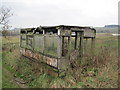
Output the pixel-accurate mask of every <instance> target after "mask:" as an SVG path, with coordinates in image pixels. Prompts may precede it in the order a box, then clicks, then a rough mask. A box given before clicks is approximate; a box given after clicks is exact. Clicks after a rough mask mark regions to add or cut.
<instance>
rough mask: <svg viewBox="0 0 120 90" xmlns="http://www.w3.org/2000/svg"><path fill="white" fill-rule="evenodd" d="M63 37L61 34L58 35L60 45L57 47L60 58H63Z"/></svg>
mask: <svg viewBox="0 0 120 90" xmlns="http://www.w3.org/2000/svg"><path fill="white" fill-rule="evenodd" d="M61 42H62V39H61V36H58V47H57V53H58V58H61V54H62V50H61V49H62V45H61V44H62V43H61Z"/></svg>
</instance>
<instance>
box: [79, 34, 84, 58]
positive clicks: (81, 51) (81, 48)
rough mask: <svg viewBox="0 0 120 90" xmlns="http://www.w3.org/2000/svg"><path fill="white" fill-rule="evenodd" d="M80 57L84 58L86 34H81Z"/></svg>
mask: <svg viewBox="0 0 120 90" xmlns="http://www.w3.org/2000/svg"><path fill="white" fill-rule="evenodd" d="M79 50H80V56H81V57H83V54H84V32H81V33H80V49H79Z"/></svg>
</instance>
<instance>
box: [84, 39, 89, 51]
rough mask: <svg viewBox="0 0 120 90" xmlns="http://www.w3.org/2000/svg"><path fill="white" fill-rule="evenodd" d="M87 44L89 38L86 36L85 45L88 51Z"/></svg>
mask: <svg viewBox="0 0 120 90" xmlns="http://www.w3.org/2000/svg"><path fill="white" fill-rule="evenodd" d="M87 44H88V38H86V40H85V45H84V46H85V47H84V49H85V52H86V51H87V49H88V48H87Z"/></svg>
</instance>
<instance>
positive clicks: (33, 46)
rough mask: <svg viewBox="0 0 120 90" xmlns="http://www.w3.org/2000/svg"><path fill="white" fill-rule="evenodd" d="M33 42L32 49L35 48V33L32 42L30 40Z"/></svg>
mask: <svg viewBox="0 0 120 90" xmlns="http://www.w3.org/2000/svg"><path fill="white" fill-rule="evenodd" d="M32 43H33V44H32V48H33V50H35V43H36V42H35V34H33V42H32Z"/></svg>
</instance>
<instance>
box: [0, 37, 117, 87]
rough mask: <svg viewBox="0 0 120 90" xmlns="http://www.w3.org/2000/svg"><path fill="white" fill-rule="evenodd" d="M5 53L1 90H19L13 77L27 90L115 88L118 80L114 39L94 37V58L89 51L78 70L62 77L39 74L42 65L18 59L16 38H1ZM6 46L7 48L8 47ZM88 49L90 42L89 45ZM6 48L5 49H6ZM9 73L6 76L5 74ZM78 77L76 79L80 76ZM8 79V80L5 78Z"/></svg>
mask: <svg viewBox="0 0 120 90" xmlns="http://www.w3.org/2000/svg"><path fill="white" fill-rule="evenodd" d="M3 41H4V43H11V42H14V43H18V44H15V45H13V44H7V45H6V46H3V47H4V48H5V51H4V52H2V54H3V77H2V79H3V82H2V85H3V87H4V88H9V87H11V88H14V87H18V85H17V84H16V82H15V81H14V78H13V76H14V75H15V76H16V77H17V78H21V79H23V80H25V81H27V82H28V83H27V84H26V86H28V87H30V88H34V87H36V88H115V87H118V86H117V80H118V66H117V63H118V58H117V57H118V40H117V37H113V36H109V35H108V36H102V37H101V36H97V38H96V49H95V54H94V55H92V53H91V51H89V49H90V48H88V51H89V52H88V53H85V57H84V58H83V59H80V60H79V61H81V63H80V67H76V68H75V70H73V71H72V72H71V73H67V75H66V76H65V77H53V76H50V75H48V74H46V73H44V74H42V73H41V72H40V68H41V64H37V63H35V62H32V61H30V60H29V59H27V58H24V57H22V58H20V54H19V38H18V37H11V38H9V39H5V38H3ZM8 46H9V47H8ZM88 47H90V42H88ZM6 48H7V49H6ZM6 73H8V74H6ZM79 74H80V76H77V75H79ZM6 77H7V78H6Z"/></svg>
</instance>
